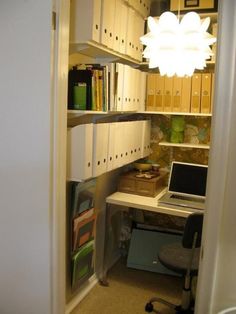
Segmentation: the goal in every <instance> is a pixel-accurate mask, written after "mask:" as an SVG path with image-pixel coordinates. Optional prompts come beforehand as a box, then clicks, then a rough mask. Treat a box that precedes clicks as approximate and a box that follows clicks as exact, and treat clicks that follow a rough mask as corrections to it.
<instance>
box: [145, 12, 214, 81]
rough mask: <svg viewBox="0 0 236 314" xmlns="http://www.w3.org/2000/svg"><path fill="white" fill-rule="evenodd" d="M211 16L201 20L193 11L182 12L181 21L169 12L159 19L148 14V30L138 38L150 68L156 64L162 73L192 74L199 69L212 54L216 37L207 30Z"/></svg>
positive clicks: (181, 75)
mask: <svg viewBox="0 0 236 314" xmlns="http://www.w3.org/2000/svg"><path fill="white" fill-rule="evenodd" d="M209 25H210V18H209V17H207V18H206V19H204V20H203V21H201V19H200V17H199V15H198V14H197V13H195V12H189V13H187V14H185V15H184V16H183V18H182V20H181V21H179V20H178V18H177V16H176V15H175V14H174V13H172V12H165V13H163V14H162V15H161V16H160V18H159V20H158V19H156V18H153V17H148V28H149V30H150V32H149V33H147V34H146V35H144V36H142V37H141V38H140V40H141V42H142V44H143V45H145V46H146V48H145V49H144V52H143V56H144V58H147V59H148V60H149V68H156V67H158V68H159V70H160V74H161V75H167V76H169V77H171V76H173V75H177V76H180V77H183V76H185V75H187V76H191V75H192V74H193V72H194V70H195V69H199V70H202V69H204V67H205V66H206V60H208V59H210V57H211V56H212V55H213V53H212V50H211V48H210V47H209V46H210V45H212V44H213V43H214V42H215V41H216V38H215V37H213V36H212V35H211V34H209V33H208V32H207V29H208V27H209Z"/></svg>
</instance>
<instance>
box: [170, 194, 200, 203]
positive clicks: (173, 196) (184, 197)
mask: <svg viewBox="0 0 236 314" xmlns="http://www.w3.org/2000/svg"><path fill="white" fill-rule="evenodd" d="M170 198H174V199H178V200H183V201H191V202H196V203H204V199H201V198H193V197H188V196H183V195H171V197H170Z"/></svg>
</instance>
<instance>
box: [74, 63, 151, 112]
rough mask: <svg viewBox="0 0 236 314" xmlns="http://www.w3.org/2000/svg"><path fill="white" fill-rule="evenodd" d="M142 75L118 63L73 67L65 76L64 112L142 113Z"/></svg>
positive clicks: (143, 82)
mask: <svg viewBox="0 0 236 314" xmlns="http://www.w3.org/2000/svg"><path fill="white" fill-rule="evenodd" d="M146 75H147V74H146V73H145V72H142V71H140V70H138V69H135V68H132V67H130V66H128V65H124V64H121V63H110V64H108V65H106V66H102V65H100V64H87V65H85V64H83V65H80V66H75V67H73V68H72V69H71V70H70V71H69V76H68V109H72V110H75V109H76V110H94V111H143V110H144V109H145V96H146V95H145V94H146Z"/></svg>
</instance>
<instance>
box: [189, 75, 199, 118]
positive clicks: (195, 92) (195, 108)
mask: <svg viewBox="0 0 236 314" xmlns="http://www.w3.org/2000/svg"><path fill="white" fill-rule="evenodd" d="M200 101H201V74H193V76H192V93H191V112H193V113H199V112H200Z"/></svg>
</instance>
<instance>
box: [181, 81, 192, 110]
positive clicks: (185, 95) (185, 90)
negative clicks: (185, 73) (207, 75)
mask: <svg viewBox="0 0 236 314" xmlns="http://www.w3.org/2000/svg"><path fill="white" fill-rule="evenodd" d="M191 86H192V80H191V77H183V78H182V99H181V110H180V111H181V112H190V105H191Z"/></svg>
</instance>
